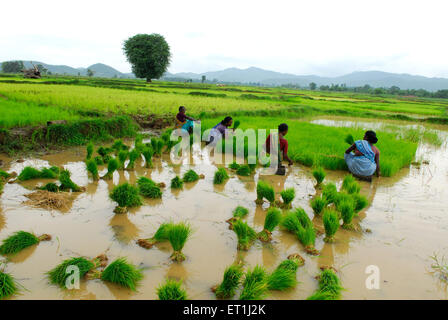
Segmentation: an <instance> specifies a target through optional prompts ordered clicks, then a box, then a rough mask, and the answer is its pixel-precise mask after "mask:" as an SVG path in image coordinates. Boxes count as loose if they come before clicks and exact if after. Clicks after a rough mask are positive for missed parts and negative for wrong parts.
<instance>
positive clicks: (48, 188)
mask: <svg viewBox="0 0 448 320" xmlns="http://www.w3.org/2000/svg"><path fill="white" fill-rule="evenodd" d="M38 189H39V190H46V191H49V192H59V186H58V185H57V184H56V183H54V182H48V183H46V184H45V185H43V186H42V187H39V188H38Z"/></svg>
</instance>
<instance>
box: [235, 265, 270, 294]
mask: <svg viewBox="0 0 448 320" xmlns="http://www.w3.org/2000/svg"><path fill="white" fill-rule="evenodd" d="M267 294H268V274H267V272H266V270H265V269H264V268H263V267H262V266H259V265H257V266H255V267H254V268H253V269H251V270H248V271H247V272H246V275H245V277H244V281H243V290H242V291H241V295H240V300H263V299H264V298H265V297H266V296H267Z"/></svg>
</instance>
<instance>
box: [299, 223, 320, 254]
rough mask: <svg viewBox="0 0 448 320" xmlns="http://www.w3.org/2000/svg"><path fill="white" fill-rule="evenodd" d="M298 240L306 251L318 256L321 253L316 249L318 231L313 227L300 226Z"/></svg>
mask: <svg viewBox="0 0 448 320" xmlns="http://www.w3.org/2000/svg"><path fill="white" fill-rule="evenodd" d="M296 235H297V238H298V239H299V241H300V243H302V244H303V246H304V247H305V251H306V252H307V253H309V254H312V255H317V254H319V252H318V251H317V250H316V249H315V248H314V242H315V241H316V231H315V230H314V227H313V226H306V227H303V226H300V227H299V229H298V230H297V233H296Z"/></svg>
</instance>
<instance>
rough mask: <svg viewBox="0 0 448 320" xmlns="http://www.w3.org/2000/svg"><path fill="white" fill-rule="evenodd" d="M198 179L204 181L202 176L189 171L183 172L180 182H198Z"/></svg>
mask: <svg viewBox="0 0 448 320" xmlns="http://www.w3.org/2000/svg"><path fill="white" fill-rule="evenodd" d="M199 179H204V175H203V174H200V175H198V174H197V173H196V171H194V170H192V169H190V170H188V171H187V172H185V174H184V177H183V179H182V180H183V181H184V182H195V181H198V180H199Z"/></svg>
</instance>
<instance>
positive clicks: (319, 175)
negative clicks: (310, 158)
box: [313, 167, 327, 186]
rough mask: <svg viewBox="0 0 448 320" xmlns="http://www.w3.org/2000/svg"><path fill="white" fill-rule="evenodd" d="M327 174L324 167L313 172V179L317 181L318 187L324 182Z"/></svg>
mask: <svg viewBox="0 0 448 320" xmlns="http://www.w3.org/2000/svg"><path fill="white" fill-rule="evenodd" d="M326 175H327V174H326V173H325V171H324V169H322V167H318V168H316V169H314V170H313V177H314V179H316V186H320V185H321V183H322V182H323V181H324V179H325V176H326Z"/></svg>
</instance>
